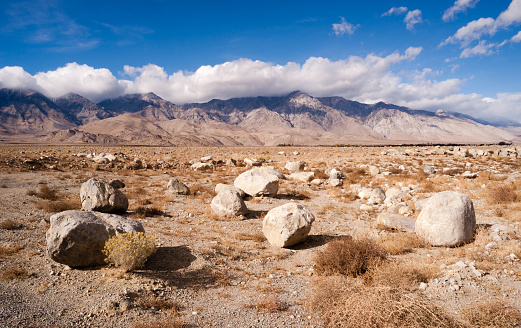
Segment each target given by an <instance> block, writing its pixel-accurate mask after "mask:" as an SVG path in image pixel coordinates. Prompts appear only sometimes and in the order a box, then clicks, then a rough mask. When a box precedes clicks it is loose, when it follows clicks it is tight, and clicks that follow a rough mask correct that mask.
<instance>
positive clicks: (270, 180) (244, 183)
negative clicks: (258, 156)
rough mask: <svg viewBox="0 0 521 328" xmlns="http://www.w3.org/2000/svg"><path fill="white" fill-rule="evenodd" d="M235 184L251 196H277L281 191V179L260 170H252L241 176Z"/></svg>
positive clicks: (236, 179)
mask: <svg viewBox="0 0 521 328" xmlns="http://www.w3.org/2000/svg"><path fill="white" fill-rule="evenodd" d="M233 184H234V186H235V187H237V188H239V189H241V190H243V191H244V192H245V193H246V194H247V195H250V196H261V195H264V196H275V195H276V194H277V191H278V190H279V178H278V177H277V176H276V175H274V174H271V173H269V172H267V171H265V170H260V169H251V170H249V171H246V172H244V173H242V174H240V175H239V176H238V177H237V178H235V181H234V183H233Z"/></svg>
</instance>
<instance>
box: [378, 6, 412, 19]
mask: <svg viewBox="0 0 521 328" xmlns="http://www.w3.org/2000/svg"><path fill="white" fill-rule="evenodd" d="M406 12H407V7H392V8H391V9H389V10H388V11H386V12H385V13H383V14H382V17H384V16H391V15H401V14H405V13H406Z"/></svg>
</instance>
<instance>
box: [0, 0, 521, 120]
mask: <svg viewBox="0 0 521 328" xmlns="http://www.w3.org/2000/svg"><path fill="white" fill-rule="evenodd" d="M520 31H521V0H507V1H496V0H495V1H492V0H456V1H412V0H404V1H383V0H382V1H322V2H314V1H313V2H311V1H310V2H305V1H304V2H303V1H299V2H297V1H280V0H279V1H262V2H251V1H226V2H217V1H190V2H189V1H166V0H163V1H160V0H149V1H147V2H143V1H106V0H105V1H98V0H90V1H83V0H77V1H65V0H63V1H55V0H46V1H44V0H41V1H12V2H9V3H6V4H5V5H3V6H2V7H1V9H0V42H1V44H2V47H1V48H0V87H25V88H31V89H35V90H37V91H40V92H43V93H44V94H46V95H48V96H50V97H58V96H60V95H62V94H65V93H67V92H75V93H79V94H82V95H84V96H86V97H88V98H90V99H92V100H94V101H99V100H101V99H104V98H108V97H116V96H119V95H122V94H125V93H134V92H150V91H151V92H155V93H157V94H158V95H160V96H161V97H163V98H165V99H168V100H171V101H173V102H175V103H185V102H202V101H207V100H210V99H212V98H221V99H225V98H230V97H240V96H255V95H263V96H269V95H282V94H285V93H289V92H291V91H292V90H294V89H300V90H302V91H305V92H308V93H310V94H311V95H314V96H334V95H338V96H344V97H346V98H349V99H354V100H358V101H363V102H376V101H386V102H391V103H395V104H399V105H404V106H408V107H411V108H417V109H428V110H437V109H445V110H452V111H458V112H463V113H467V114H470V115H474V116H477V117H483V118H492V117H496V116H502V117H507V118H515V119H518V120H521V82H520V78H519V77H520V76H521V64H520V63H519V59H520V58H521V34H520V33H521V32H520Z"/></svg>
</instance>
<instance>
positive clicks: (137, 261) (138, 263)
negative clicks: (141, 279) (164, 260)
mask: <svg viewBox="0 0 521 328" xmlns="http://www.w3.org/2000/svg"><path fill="white" fill-rule="evenodd" d="M156 250H157V246H156V243H155V238H154V237H152V236H150V235H148V234H146V233H144V232H136V233H124V234H119V235H117V236H114V237H111V238H109V240H107V241H106V242H105V248H104V249H103V254H105V255H106V256H107V259H106V261H107V262H108V263H112V264H114V265H116V266H120V267H122V268H123V269H125V270H126V271H132V270H135V269H137V268H140V267H142V266H143V265H144V264H145V262H146V260H147V258H148V257H149V256H150V255H152V254H154V253H155V252H156Z"/></svg>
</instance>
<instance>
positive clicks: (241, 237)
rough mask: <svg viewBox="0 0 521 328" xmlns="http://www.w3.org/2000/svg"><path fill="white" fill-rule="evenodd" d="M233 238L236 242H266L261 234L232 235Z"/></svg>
mask: <svg viewBox="0 0 521 328" xmlns="http://www.w3.org/2000/svg"><path fill="white" fill-rule="evenodd" d="M233 237H235V239H238V240H253V241H255V242H257V243H262V242H264V241H265V240H266V237H264V234H263V233H262V232H259V233H256V234H249V233H234V234H233Z"/></svg>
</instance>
